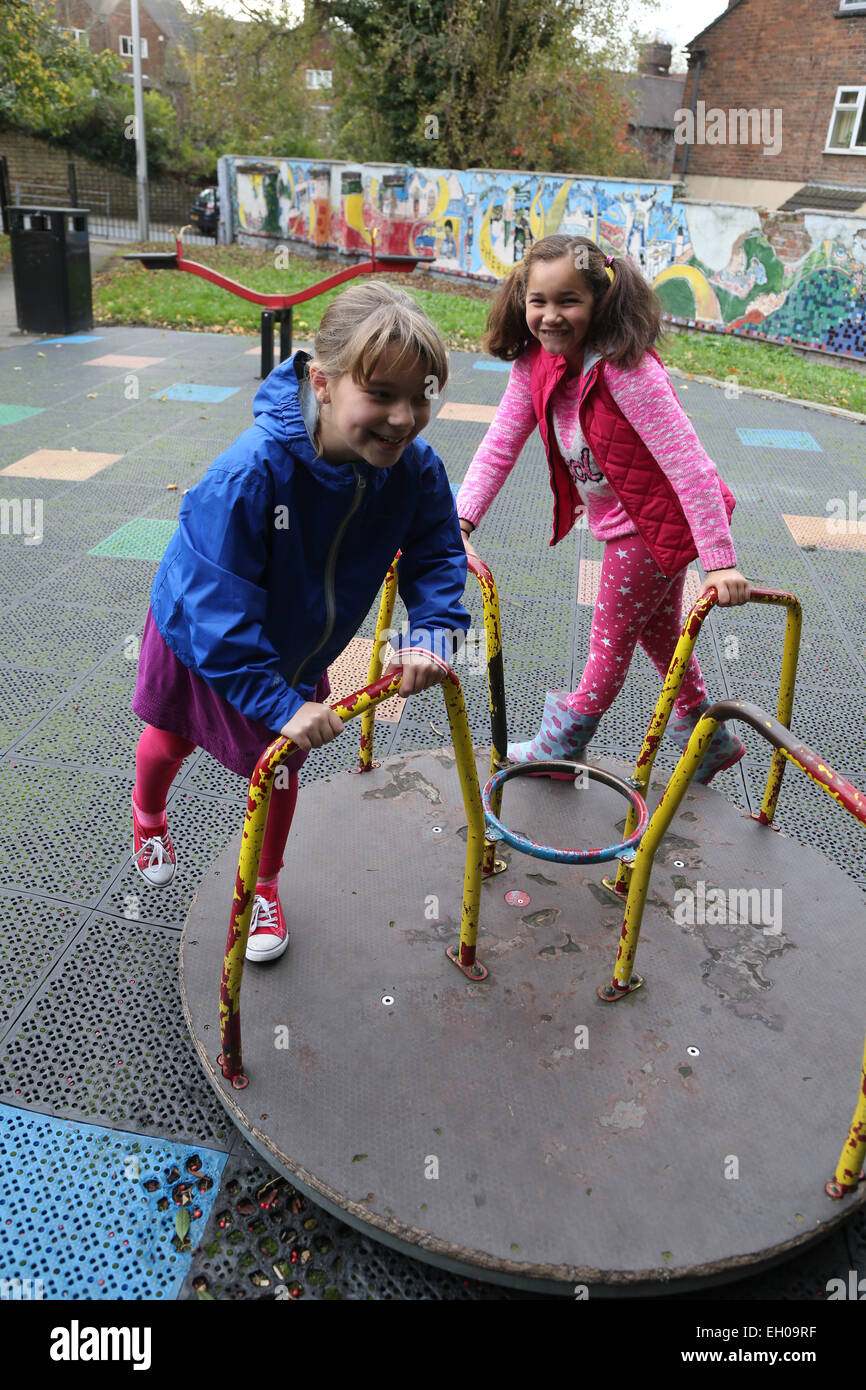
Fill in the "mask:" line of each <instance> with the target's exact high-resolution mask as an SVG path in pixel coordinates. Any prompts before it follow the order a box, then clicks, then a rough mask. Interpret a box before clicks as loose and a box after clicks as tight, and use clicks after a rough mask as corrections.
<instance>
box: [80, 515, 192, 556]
mask: <svg viewBox="0 0 866 1390" xmlns="http://www.w3.org/2000/svg"><path fill="white" fill-rule="evenodd" d="M176 530H177V522H176V521H160V520H157V519H155V518H143V517H139V518H137V519H136V520H135V521H128V522H127V523H126V525H125V526H121V527H120V528H119V529H118V530H117V531H113V532H112V534H111V535H110V536H106V537H105V540H103V541H100V542H99V544H98V545H95V546H93V548H92V549H91V550H89V551H88V552H87V553H88V555H105V556H111V557H112V558H113V559H122V560H154V561H156V562H157V563H159V561H160V560H161V559H162V557H163V555H164V553H165V548H166V546H167V545H168V543H169V541H170V540H171V538H172V536H173V535H174V533H175V531H176Z"/></svg>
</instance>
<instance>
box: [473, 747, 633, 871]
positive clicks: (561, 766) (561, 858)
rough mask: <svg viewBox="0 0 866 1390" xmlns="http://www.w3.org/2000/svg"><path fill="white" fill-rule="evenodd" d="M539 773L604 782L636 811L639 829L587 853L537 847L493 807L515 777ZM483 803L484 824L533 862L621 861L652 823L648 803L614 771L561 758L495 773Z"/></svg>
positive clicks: (483, 795) (482, 796)
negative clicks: (498, 791) (493, 801)
mask: <svg viewBox="0 0 866 1390" xmlns="http://www.w3.org/2000/svg"><path fill="white" fill-rule="evenodd" d="M539 772H542V773H543V772H547V773H551V772H565V773H568V774H571V775H573V776H576V775H577V774H578V773H580V772H586V773H587V774H588V775H589V776H590V777H591V778H592V779H593V781H595V782H602V783H603V784H604V785H605V786H606V787H610V788H611V790H612V791H615V792H619V793H620V795H621V796H624V797H626V799H627V800H628V801H629V802H630V803H631V805H632V806H633V807H634V809H635V810H636V811H637V814H638V823H637V828H636V829H635V830H634V831H633V832H632V834H631V835H629V836H628V838H627V839H625V840H621V841H620V842H619V843H618V844H615V845H608V847H607V848H606V849H587V850H580V849H554V848H553V846H552V845H539V844H536V842H535V841H534V840H530V839H529V837H528V836H526V835H519V834H518V833H517V831H515V830H509V829H508V827H507V826H505V825H503V824H502V821H501V820H499V819H498V817H497V816H495V815H494V814H493V810H492V808H491V805H490V802H491V799H492V796H493V793H494V792H495V791H496V789H497V788H498V787H500V786H502V784H503V783H504V782H507V781H508V780H509V779H510V778H512V777H520V776H525V775H526V774H527V773H529V774H532V773H539ZM481 804H482V806H483V807H484V819H485V821H486V822H487V824H488V825H489V826H492V827H493V829H494V830H497V831H498V832H499V834H500V835H501V836H502V839H503V840H505V842H506V844H509V845H512V846H513V847H514V849H518V850H520V852H521V854H531V855H532V857H533V858H534V859H548V860H553V862H554V863H556V864H601V863H603V862H604V861H605V860H608V859H618V858H619V857H620V855H622V854H623V853H625V852H626V851H628V850H634V849H636V848H637V846H638V845H639V844H640V841H641V837H642V836H643V833H644V831H645V830H646V828H647V825H648V824H649V811H648V810H647V808H646V802H645V801H644V799H643V797H642V796H641V795H640V793H639V792H637V791H636V790H635V789H634V787H630V786H629V785H628V783H627V782H624V781H623V780H622V778H621V777H615V776H614V774H613V773H612V772H606V771H605V770H604V769H603V768H600V767H590V766H589V765H588V764H587V763H576V762H570V761H567V760H565V759H561V758H551V759H548V760H547V761H546V762H532V763H514V764H512V766H511V767H504V768H502V769H501V770H500V771H499V772H494V774H493V776H492V777H491V778H490V781H489V782H488V783H487V785H486V787H485V788H484V790H483V791H482V793H481Z"/></svg>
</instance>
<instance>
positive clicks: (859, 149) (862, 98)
mask: <svg viewBox="0 0 866 1390" xmlns="http://www.w3.org/2000/svg"><path fill="white" fill-rule="evenodd" d="M864 10H866V5H864ZM842 92H858V93H859V96H858V100H857V105H856V106H855V107H853V108H852V107H851V106H850V105H848V104H847V103H846V104H845V106H844V107H843V106H841V105H840V101H839V98H840V96H841V94H842ZM864 105H866V87H857V86H855V85H854V83H853V82H843V83H842V85H841V86H839V87H837V88H836V97H835V100H834V102H833V110H832V113H831V115H830V124H829V126H828V127H827V140H826V142H825V145H824V150H823V153H824V154H857V155H861V156H862V155H866V145H860V146H857V145H846V146H844V147H842V146H840V145H831V144H830V137H831V135H832V134H833V126H834V125H835V124H836V117H837V116H838V114H839V111H840V110H848V111H850V110H852V109H853V111H854V134H855V135H856V134H857V131H858V130H859V129H860V124H861V122H862V120H863V108H864Z"/></svg>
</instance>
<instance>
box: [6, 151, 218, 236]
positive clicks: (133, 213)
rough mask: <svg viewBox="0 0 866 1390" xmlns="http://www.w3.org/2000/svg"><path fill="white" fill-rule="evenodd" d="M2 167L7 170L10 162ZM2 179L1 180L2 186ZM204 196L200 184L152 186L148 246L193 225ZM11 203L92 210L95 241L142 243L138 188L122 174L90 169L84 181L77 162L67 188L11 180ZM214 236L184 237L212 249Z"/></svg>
mask: <svg viewBox="0 0 866 1390" xmlns="http://www.w3.org/2000/svg"><path fill="white" fill-rule="evenodd" d="M0 162H2V163H3V164H4V165H5V159H3V160H2V161H0ZM2 182H3V180H2V178H0V184H2ZM199 191H200V186H199V185H197V184H185V183H175V182H174V181H171V182H168V181H159V182H152V183H150V184H149V187H148V201H149V209H148V211H149V223H148V234H147V238H146V240H148V241H172V240H173V232H174V231H176V230H178V229H179V228H181V227H184V226H186V225H187V224H188V223H189V212H190V208H191V206H192V204H193V202H194V200H195V198H196V195H197V194H198V193H199ZM7 194H8V201H9V203H10V204H12V205H13V206H17V207H29V206H36V207H81V208H89V210H90V216H89V218H88V226H89V231H90V235H91V237H98V238H104V239H105V240H107V241H138V240H139V235H138V208H137V202H136V187H135V183H134V181H133V180H131V179H127V178H125V177H124V176H123V175H122V174H116V175H115V174H112V173H111V171H106V172H105V173H104V174H102V173H100V171H95V170H93V169H88V170H87V172H86V173H85V174H84V175H83V178H82V180H81V181H80V182H79V179H78V176H77V172H76V167H75V164H74V163H73V162H70V163H69V164H68V166H67V181H66V183H63V184H61V183H35V182H31V181H29V180H26V179H19V178H11V177H8V175H7ZM214 240H215V237H212V236H203V235H202V234H201V233H199V232H193V231H190V232H187V233H185V234H184V242H185V243H187V244H196V243H197V244H199V245H204V246H207V245H213V243H214Z"/></svg>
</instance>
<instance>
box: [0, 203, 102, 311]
mask: <svg viewBox="0 0 866 1390" xmlns="http://www.w3.org/2000/svg"><path fill="white" fill-rule="evenodd" d="M88 211H89V209H87V208H36V207H33V208H31V207H10V208H8V213H9V240H10V249H11V252H12V279H13V282H14V285H15V308H16V312H17V315H18V327H19V328H20V329H21V331H22V332H23V333H79V332H81V331H82V330H83V331H85V332H86V331H87V330H88V329H91V328H92V327H93V300H92V298H91V289H90V235H89V232H88V229H87V214H88Z"/></svg>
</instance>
